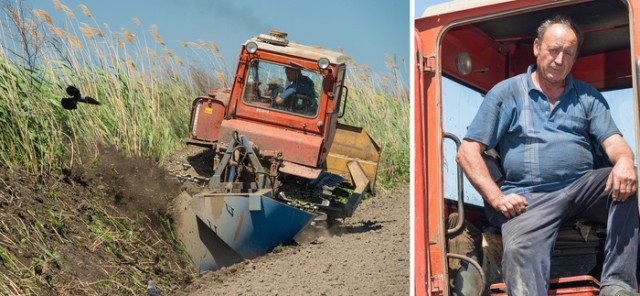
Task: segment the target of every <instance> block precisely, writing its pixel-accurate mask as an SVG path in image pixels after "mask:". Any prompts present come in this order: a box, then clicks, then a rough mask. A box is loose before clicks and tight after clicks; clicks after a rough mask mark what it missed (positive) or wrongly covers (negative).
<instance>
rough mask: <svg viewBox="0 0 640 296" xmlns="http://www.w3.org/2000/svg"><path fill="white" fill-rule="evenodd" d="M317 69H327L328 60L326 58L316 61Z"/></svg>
mask: <svg viewBox="0 0 640 296" xmlns="http://www.w3.org/2000/svg"><path fill="white" fill-rule="evenodd" d="M318 67H319V68H320V69H322V70H324V69H326V68H329V59H327V58H320V59H319V60H318Z"/></svg>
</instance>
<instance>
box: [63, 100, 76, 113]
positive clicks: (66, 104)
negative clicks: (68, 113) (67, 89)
mask: <svg viewBox="0 0 640 296" xmlns="http://www.w3.org/2000/svg"><path fill="white" fill-rule="evenodd" d="M60 104H61V105H62V108H65V109H67V110H74V109H76V108H77V106H76V100H74V99H73V98H64V99H62V100H60Z"/></svg>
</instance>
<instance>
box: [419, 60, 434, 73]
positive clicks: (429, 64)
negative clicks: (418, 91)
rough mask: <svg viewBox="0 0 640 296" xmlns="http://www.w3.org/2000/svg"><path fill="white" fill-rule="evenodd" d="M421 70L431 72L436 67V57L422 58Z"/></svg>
mask: <svg viewBox="0 0 640 296" xmlns="http://www.w3.org/2000/svg"><path fill="white" fill-rule="evenodd" d="M422 63H423V69H424V72H433V71H434V68H435V67H436V57H435V56H426V57H422Z"/></svg>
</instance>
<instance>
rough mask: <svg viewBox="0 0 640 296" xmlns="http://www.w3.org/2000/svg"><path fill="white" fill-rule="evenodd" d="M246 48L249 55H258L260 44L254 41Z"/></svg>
mask: <svg viewBox="0 0 640 296" xmlns="http://www.w3.org/2000/svg"><path fill="white" fill-rule="evenodd" d="M246 48H247V52H248V53H256V50H258V44H256V43H255V42H253V41H252V42H249V43H247V46H246Z"/></svg>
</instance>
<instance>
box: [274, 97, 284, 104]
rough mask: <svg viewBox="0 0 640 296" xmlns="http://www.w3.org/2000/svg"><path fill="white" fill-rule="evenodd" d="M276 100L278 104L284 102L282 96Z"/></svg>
mask: <svg viewBox="0 0 640 296" xmlns="http://www.w3.org/2000/svg"><path fill="white" fill-rule="evenodd" d="M275 101H276V104H278V105H282V103H283V102H284V100H283V99H282V97H280V96H278V97H277V98H276V100H275Z"/></svg>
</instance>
